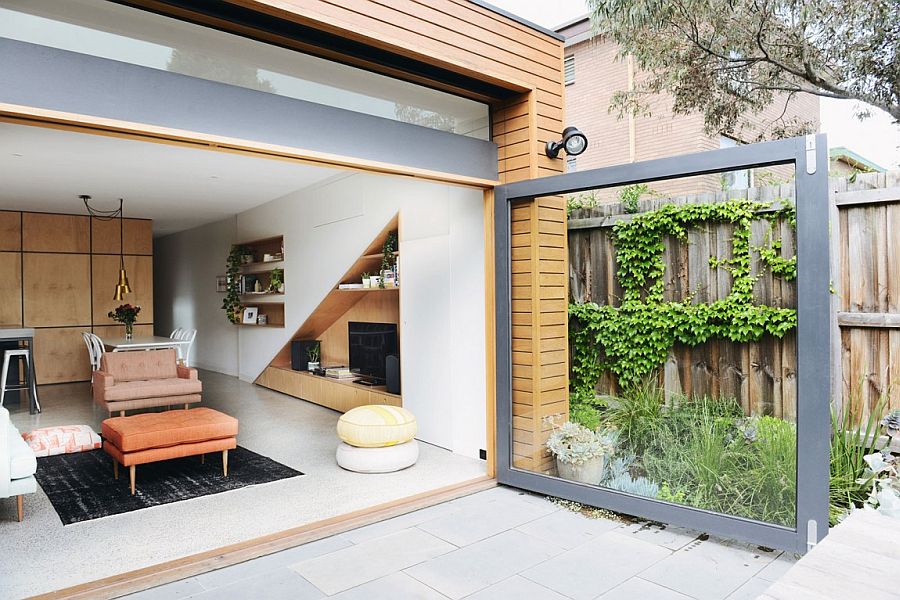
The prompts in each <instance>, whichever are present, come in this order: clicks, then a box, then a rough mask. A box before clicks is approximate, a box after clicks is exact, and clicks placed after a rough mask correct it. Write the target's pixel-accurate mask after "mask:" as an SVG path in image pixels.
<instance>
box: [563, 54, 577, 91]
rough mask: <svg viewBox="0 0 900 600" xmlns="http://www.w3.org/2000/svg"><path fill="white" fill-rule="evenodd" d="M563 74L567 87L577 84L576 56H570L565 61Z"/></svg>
mask: <svg viewBox="0 0 900 600" xmlns="http://www.w3.org/2000/svg"><path fill="white" fill-rule="evenodd" d="M563 73H564V74H565V77H564V81H565V83H566V85H571V84H573V83H575V55H574V54H570V55H569V56H567V57H566V58H565V59H564V60H563Z"/></svg>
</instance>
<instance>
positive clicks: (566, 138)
mask: <svg viewBox="0 0 900 600" xmlns="http://www.w3.org/2000/svg"><path fill="white" fill-rule="evenodd" d="M587 146H588V140H587V136H586V135H584V134H583V133H581V131H580V130H579V129H578V128H577V127H566V128H565V129H563V132H562V140H560V141H558V142H547V147H546V149H545V150H544V152H545V153H546V154H547V156H549V157H550V158H559V151H560V150H563V149H565V151H566V154H567V155H569V156H578V155H579V154H581V153H582V152H584V151H585V150H587Z"/></svg>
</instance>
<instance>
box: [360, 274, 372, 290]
mask: <svg viewBox="0 0 900 600" xmlns="http://www.w3.org/2000/svg"><path fill="white" fill-rule="evenodd" d="M370 277H371V275H370V274H369V273H363V274H362V284H363V287H364V288H370V287H372V281H371V280H370V279H369V278H370Z"/></svg>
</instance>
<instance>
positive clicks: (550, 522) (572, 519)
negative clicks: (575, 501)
mask: <svg viewBox="0 0 900 600" xmlns="http://www.w3.org/2000/svg"><path fill="white" fill-rule="evenodd" d="M619 527H621V523H619V522H617V521H613V520H610V519H591V518H589V517H586V516H584V515H582V514H579V513H576V512H572V511H570V510H558V511H556V512H553V513H550V514H549V515H547V516H545V517H541V518H539V519H535V520H534V521H530V522H528V523H525V524H524V525H520V526H519V527H517V529H518V530H519V531H521V532H523V533H527V534H528V535H531V536H534V537H537V538H540V539H542V540H545V541H547V542H550V543H552V544H556V545H557V546H562V547H563V548H565V549H566V550H571V549H572V548H575V547H577V546H580V545H581V544H586V543H587V542H590V541H591V540H594V539H597V536H599V535H602V534H604V533H606V532H607V531H612V530H613V529H617V528H619Z"/></svg>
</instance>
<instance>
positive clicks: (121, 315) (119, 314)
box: [107, 304, 141, 338]
mask: <svg viewBox="0 0 900 600" xmlns="http://www.w3.org/2000/svg"><path fill="white" fill-rule="evenodd" d="M140 312H141V307H140V306H133V305H131V304H121V305H119V306H117V307H116V309H115V310H111V311H109V313H108V314H107V316H108V317H109V318H110V319H112V320H113V321H115V322H117V323H122V324H124V325H125V337H127V338H130V337H131V336H132V334H133V332H134V322H135V321H137V317H138V315H139V314H140Z"/></svg>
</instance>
